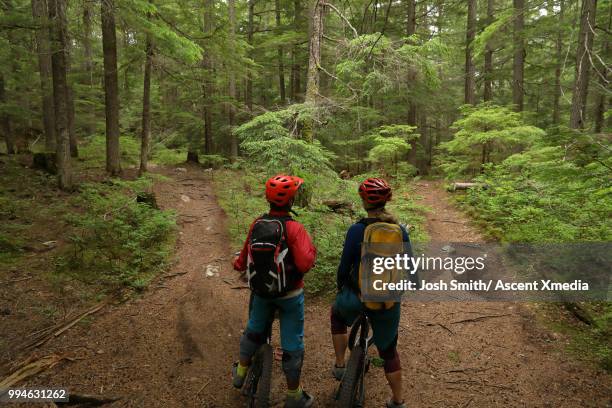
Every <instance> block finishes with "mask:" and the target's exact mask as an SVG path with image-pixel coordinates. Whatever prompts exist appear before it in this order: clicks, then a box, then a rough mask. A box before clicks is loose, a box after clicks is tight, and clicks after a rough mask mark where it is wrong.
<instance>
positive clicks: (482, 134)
mask: <svg viewBox="0 0 612 408" xmlns="http://www.w3.org/2000/svg"><path fill="white" fill-rule="evenodd" d="M462 111H463V115H464V117H463V118H461V119H459V120H457V121H455V123H454V124H453V128H454V129H455V130H456V131H457V132H456V133H455V136H454V137H453V139H451V140H449V141H448V142H444V143H442V144H441V145H440V149H441V150H442V151H443V152H444V154H443V155H442V156H441V157H440V159H439V160H440V168H441V169H442V171H443V172H444V173H445V175H446V176H447V177H448V178H456V177H459V176H461V175H475V174H477V173H479V172H480V171H481V170H482V169H483V168H484V167H485V165H486V164H487V163H499V162H501V161H502V160H503V159H505V158H506V157H508V156H509V155H510V154H512V153H513V152H514V151H516V150H517V148H520V147H524V146H527V145H530V144H532V143H534V142H536V141H537V140H539V139H540V138H541V137H543V136H544V131H543V130H542V129H539V128H537V127H535V126H530V125H526V124H525V123H524V122H523V121H522V119H521V115H520V114H519V113H517V112H513V111H512V110H510V109H509V108H506V107H503V106H495V105H487V104H483V105H480V106H478V107H472V106H469V105H467V106H464V107H463V109H462Z"/></svg>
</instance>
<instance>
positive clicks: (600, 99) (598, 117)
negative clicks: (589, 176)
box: [593, 7, 612, 133]
mask: <svg viewBox="0 0 612 408" xmlns="http://www.w3.org/2000/svg"><path fill="white" fill-rule="evenodd" d="M611 29H612V7H609V14H608V32H610V30H611ZM608 40H609V39H608ZM608 40H606V39H604V44H603V47H602V50H601V59H602V60H603V61H610V41H608ZM599 67H600V68H599V72H600V75H599V86H600V89H599V90H598V93H597V104H596V106H595V120H594V122H595V123H594V125H595V126H594V129H593V130H594V131H595V133H601V131H602V130H603V124H604V114H605V113H606V111H607V103H608V96H607V92H606V90H607V89H608V86H609V80H608V68H607V67H606V66H605V65H604V64H600V66H599Z"/></svg>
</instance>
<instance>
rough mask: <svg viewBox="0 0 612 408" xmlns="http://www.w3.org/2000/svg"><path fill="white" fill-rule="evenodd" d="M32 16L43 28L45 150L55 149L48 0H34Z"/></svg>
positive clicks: (39, 37)
mask: <svg viewBox="0 0 612 408" xmlns="http://www.w3.org/2000/svg"><path fill="white" fill-rule="evenodd" d="M32 16H33V17H34V20H35V21H37V22H38V24H40V26H41V28H38V29H36V30H35V32H34V34H35V39H36V51H37V54H38V72H39V73H40V90H41V94H42V123H43V134H44V135H45V150H46V151H48V152H53V151H55V116H54V114H53V89H52V86H53V84H52V82H51V81H52V80H51V53H50V47H49V27H48V23H49V21H48V18H49V10H48V9H47V2H46V0H32Z"/></svg>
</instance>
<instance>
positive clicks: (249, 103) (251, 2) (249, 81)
mask: <svg viewBox="0 0 612 408" xmlns="http://www.w3.org/2000/svg"><path fill="white" fill-rule="evenodd" d="M247 5H248V17H247V20H248V23H247V42H248V43H249V45H250V46H253V30H254V28H253V24H254V23H253V13H254V11H255V0H247ZM249 56H251V57H252V52H251V51H249ZM244 99H245V104H246V107H247V109H248V110H249V112H253V75H252V74H251V71H250V70H249V71H248V72H247V77H246V90H245V94H244Z"/></svg>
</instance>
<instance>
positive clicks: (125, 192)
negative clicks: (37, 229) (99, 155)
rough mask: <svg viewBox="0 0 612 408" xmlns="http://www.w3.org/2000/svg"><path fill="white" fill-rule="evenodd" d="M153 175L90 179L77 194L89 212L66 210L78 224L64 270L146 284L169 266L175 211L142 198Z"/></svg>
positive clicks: (115, 283) (89, 278)
mask: <svg viewBox="0 0 612 408" xmlns="http://www.w3.org/2000/svg"><path fill="white" fill-rule="evenodd" d="M149 185H150V181H149V180H147V179H141V180H138V181H133V182H126V181H111V182H109V183H108V184H85V185H83V186H82V188H81V193H80V194H79V196H78V197H77V198H75V201H76V202H75V204H76V205H77V206H78V207H79V208H82V209H83V212H79V213H75V214H69V215H67V216H66V219H67V221H68V222H69V224H70V225H71V226H72V227H73V228H74V232H73V234H72V236H71V237H70V242H69V248H68V249H67V250H65V252H64V256H63V257H62V258H61V259H60V260H59V262H58V272H60V273H68V274H69V275H72V276H73V277H75V278H77V279H80V280H82V281H85V282H97V283H102V284H103V285H105V286H108V287H111V288H116V287H121V286H130V287H133V288H137V289H140V288H143V287H145V286H146V285H147V283H148V282H149V280H150V279H151V278H152V277H153V276H154V275H155V273H156V272H158V271H159V270H160V269H161V268H163V267H164V266H165V263H166V259H167V258H168V256H169V254H170V253H171V250H172V246H173V236H174V235H173V231H174V229H175V225H176V224H175V215H174V213H172V212H169V211H160V210H158V209H155V208H153V207H151V206H150V205H149V204H146V203H139V202H137V201H136V195H137V193H139V192H142V191H144V190H146V189H147V188H149Z"/></svg>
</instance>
